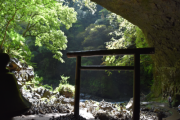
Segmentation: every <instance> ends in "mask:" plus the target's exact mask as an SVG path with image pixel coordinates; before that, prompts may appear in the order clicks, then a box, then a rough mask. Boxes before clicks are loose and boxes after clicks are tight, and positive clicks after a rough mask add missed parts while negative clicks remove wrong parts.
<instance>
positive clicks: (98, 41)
mask: <svg viewBox="0 0 180 120" xmlns="http://www.w3.org/2000/svg"><path fill="white" fill-rule="evenodd" d="M111 31H112V27H106V25H95V24H91V25H89V26H88V27H87V28H86V29H85V31H84V32H81V33H79V34H78V35H77V38H78V39H82V40H84V41H83V42H82V45H83V47H84V49H85V50H92V49H103V48H105V45H103V43H104V42H107V41H109V39H110V38H111V36H109V35H108V33H109V32H111Z"/></svg>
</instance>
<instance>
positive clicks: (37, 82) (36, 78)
mask: <svg viewBox="0 0 180 120" xmlns="http://www.w3.org/2000/svg"><path fill="white" fill-rule="evenodd" d="M42 81H43V77H39V76H38V75H37V74H35V75H34V78H33V79H32V83H33V84H34V85H35V86H40V85H41V84H42Z"/></svg>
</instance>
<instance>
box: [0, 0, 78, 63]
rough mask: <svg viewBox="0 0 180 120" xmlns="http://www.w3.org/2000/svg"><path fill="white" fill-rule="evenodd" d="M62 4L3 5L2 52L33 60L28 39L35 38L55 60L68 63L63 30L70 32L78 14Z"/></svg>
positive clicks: (9, 1)
mask: <svg viewBox="0 0 180 120" xmlns="http://www.w3.org/2000/svg"><path fill="white" fill-rule="evenodd" d="M62 4H63V3H59V2H56V1H54V0H45V1H44V0H43V1H41V0H33V1H29V0H18V1H16V0H6V1H2V2H1V4H0V9H1V15H0V20H1V21H2V22H1V24H0V27H1V28H2V29H1V30H0V36H1V38H0V43H1V46H0V48H1V49H4V52H7V53H9V54H10V55H12V56H13V55H15V56H17V55H19V57H20V56H21V57H23V56H24V59H26V60H29V59H30V57H31V52H30V50H29V48H28V45H27V44H26V43H25V41H26V40H25V39H27V38H28V37H29V36H31V37H35V45H37V46H40V47H41V46H43V45H44V46H46V48H47V49H49V50H51V52H52V53H54V56H53V57H54V58H56V59H58V60H60V61H61V62H64V61H63V59H62V58H61V57H62V53H61V51H60V50H64V49H66V48H67V45H66V44H67V37H66V36H65V35H64V32H63V31H61V30H60V27H61V26H62V25H64V26H66V29H69V28H70V27H71V26H72V23H75V22H76V12H75V11H74V9H73V8H69V7H67V6H64V5H62ZM22 24H23V25H22ZM20 32H21V33H22V34H20Z"/></svg>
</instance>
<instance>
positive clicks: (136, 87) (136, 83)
mask: <svg viewBox="0 0 180 120" xmlns="http://www.w3.org/2000/svg"><path fill="white" fill-rule="evenodd" d="M154 53H155V48H135V49H113V50H90V51H71V52H68V53H67V57H68V58H73V57H76V76H75V99H74V115H75V117H76V118H78V116H79V100H80V70H134V80H133V120H139V117H140V114H139V112H140V54H154ZM106 55H134V66H101V65H91V66H81V57H90V56H106Z"/></svg>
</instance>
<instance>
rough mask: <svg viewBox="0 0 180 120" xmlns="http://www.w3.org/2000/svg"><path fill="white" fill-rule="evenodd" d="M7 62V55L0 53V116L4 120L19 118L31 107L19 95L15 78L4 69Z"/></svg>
mask: <svg viewBox="0 0 180 120" xmlns="http://www.w3.org/2000/svg"><path fill="white" fill-rule="evenodd" d="M9 62H10V57H9V55H8V54H6V53H0V80H1V86H0V94H1V99H0V103H1V109H0V116H1V118H4V119H10V117H13V116H19V115H21V114H23V113H24V112H26V111H28V110H29V109H30V107H31V103H30V102H28V101H27V100H26V99H25V98H24V97H23V96H22V95H21V93H20V90H19V88H18V84H17V79H16V77H15V76H14V74H13V73H11V72H9V70H8V69H6V66H7V64H8V63H9ZM7 117H8V118H7Z"/></svg>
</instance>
